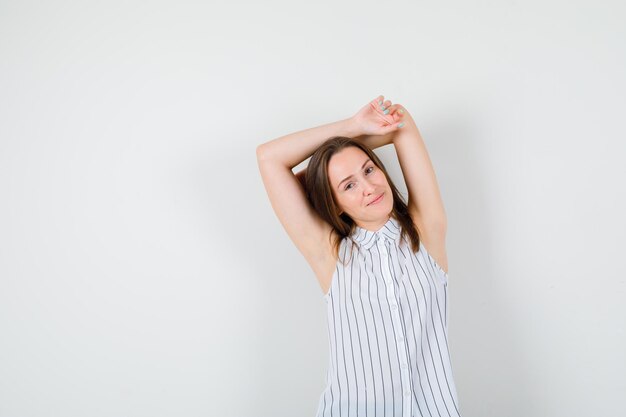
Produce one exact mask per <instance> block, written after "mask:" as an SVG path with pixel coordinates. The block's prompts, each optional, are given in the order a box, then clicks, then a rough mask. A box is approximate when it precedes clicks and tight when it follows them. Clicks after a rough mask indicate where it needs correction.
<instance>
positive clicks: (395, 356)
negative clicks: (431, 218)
mask: <svg viewBox="0 0 626 417" xmlns="http://www.w3.org/2000/svg"><path fill="white" fill-rule="evenodd" d="M352 240H354V242H355V243H356V245H354V246H352V242H351V240H350V239H344V240H343V241H342V242H341V246H340V250H339V260H338V261H337V265H336V267H335V272H334V274H333V278H332V282H331V286H330V289H329V290H328V293H327V294H326V295H325V296H324V298H325V300H326V303H327V311H328V342H329V345H328V347H329V352H330V355H329V357H330V360H329V365H328V371H327V374H326V388H325V389H324V391H323V392H322V394H321V396H320V400H319V405H318V408H317V414H316V417H357V416H358V417H418V416H419V417H422V416H423V417H460V415H461V414H460V412H459V403H458V398H457V392H456V387H455V384H454V378H453V375H452V363H451V359H450V352H449V350H448V334H447V333H448V330H447V329H448V328H447V323H448V300H447V298H448V296H447V288H448V274H446V273H445V272H444V271H443V269H442V268H441V267H440V266H439V265H438V264H437V262H436V261H435V260H434V259H433V258H432V256H430V254H429V253H428V252H427V251H426V248H425V247H424V245H423V244H421V243H420V250H419V251H418V252H417V253H413V252H412V250H411V247H410V244H409V241H408V240H407V239H406V238H404V237H402V236H401V228H400V224H399V222H398V221H397V220H396V219H395V218H393V217H390V218H389V220H388V221H387V223H386V224H385V225H384V226H383V227H382V228H381V229H380V230H378V231H376V232H373V231H370V230H366V229H363V228H360V227H357V228H356V230H355V232H354V234H353V235H352ZM350 255H352V256H350Z"/></svg>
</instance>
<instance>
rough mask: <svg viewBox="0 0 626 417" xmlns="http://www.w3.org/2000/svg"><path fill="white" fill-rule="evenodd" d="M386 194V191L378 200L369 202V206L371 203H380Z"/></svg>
mask: <svg viewBox="0 0 626 417" xmlns="http://www.w3.org/2000/svg"><path fill="white" fill-rule="evenodd" d="M384 195H385V193H382V194H381V195H380V197H378V198H377V199H376V200H374V201H372V202H371V203H369V204H368V206H369V205H371V204H376V203H378V202H379V201H380V200H382V199H383V196H384Z"/></svg>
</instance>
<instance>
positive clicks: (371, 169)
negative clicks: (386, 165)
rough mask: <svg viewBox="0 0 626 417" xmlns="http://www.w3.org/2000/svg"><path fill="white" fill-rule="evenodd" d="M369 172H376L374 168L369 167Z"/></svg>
mask: <svg viewBox="0 0 626 417" xmlns="http://www.w3.org/2000/svg"><path fill="white" fill-rule="evenodd" d="M367 170H370V171H368V172H372V171H373V170H374V167H369V168H367ZM367 170H366V171H367Z"/></svg>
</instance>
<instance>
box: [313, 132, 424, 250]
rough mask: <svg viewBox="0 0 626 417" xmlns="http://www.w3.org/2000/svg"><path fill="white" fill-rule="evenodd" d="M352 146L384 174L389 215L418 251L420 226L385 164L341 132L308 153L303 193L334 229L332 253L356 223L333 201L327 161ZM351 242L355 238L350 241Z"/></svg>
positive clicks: (367, 149) (370, 151)
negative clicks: (388, 191) (389, 200)
mask: <svg viewBox="0 0 626 417" xmlns="http://www.w3.org/2000/svg"><path fill="white" fill-rule="evenodd" d="M348 146H354V147H356V148H359V149H361V150H362V151H363V152H365V153H366V154H367V156H368V157H369V158H370V159H371V160H372V161H373V162H374V164H375V165H376V166H377V167H378V168H379V169H380V170H381V171H382V172H383V173H384V174H385V177H386V178H387V182H388V183H389V186H390V187H391V191H392V194H393V209H392V211H391V216H392V217H394V218H395V219H396V220H398V222H399V223H400V226H401V236H408V238H409V239H408V240H409V241H410V243H411V249H412V250H413V252H417V251H418V250H419V247H420V235H419V229H418V228H417V226H416V225H415V224H414V223H413V220H412V219H411V216H410V214H409V210H408V206H407V204H406V203H405V201H404V198H403V197H402V195H401V194H400V192H399V191H398V189H397V188H396V186H395V185H394V183H393V181H392V180H391V178H390V177H389V174H388V173H387V170H386V169H385V166H384V165H383V163H382V161H381V160H380V159H379V158H378V156H376V154H375V153H374V152H373V151H372V150H371V149H370V148H368V147H367V146H366V145H364V144H363V143H361V142H359V141H356V140H353V139H351V138H348V137H344V136H335V137H332V138H330V139H328V140H327V141H326V142H324V143H323V144H322V145H321V146H320V147H319V148H317V150H316V151H315V152H314V153H313V155H312V156H311V160H310V161H309V165H308V166H307V168H306V174H305V189H306V195H307V198H308V200H309V202H310V203H311V205H312V206H313V209H314V210H315V211H316V212H317V214H318V215H319V216H320V217H321V218H322V219H323V220H324V221H326V222H327V223H328V224H330V225H331V226H332V228H333V230H334V231H335V232H336V234H335V235H334V237H335V239H334V241H332V242H331V241H330V239H331V237H332V236H333V233H332V231H331V234H330V236H329V237H328V238H329V242H330V243H331V244H332V247H333V252H334V254H335V257H337V258H338V257H339V247H340V245H341V241H342V240H343V239H344V238H346V237H350V236H351V235H352V233H353V232H354V231H355V229H356V226H357V224H356V223H355V222H354V221H353V220H352V218H351V217H350V216H348V215H347V214H346V213H342V214H341V215H340V214H339V212H340V210H341V207H339V205H338V204H337V202H336V201H335V196H334V194H333V191H332V188H331V185H330V179H329V178H328V162H329V161H330V158H331V157H332V156H333V155H334V154H336V153H337V152H339V151H341V150H342V149H345V148H347V147H348ZM352 244H353V246H354V244H355V242H354V241H353V242H352Z"/></svg>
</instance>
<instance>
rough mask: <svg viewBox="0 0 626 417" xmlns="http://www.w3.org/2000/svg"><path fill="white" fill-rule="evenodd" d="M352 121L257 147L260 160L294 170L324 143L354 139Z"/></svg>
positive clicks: (317, 128)
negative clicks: (338, 137)
mask: <svg viewBox="0 0 626 417" xmlns="http://www.w3.org/2000/svg"><path fill="white" fill-rule="evenodd" d="M357 134H358V133H356V131H355V130H354V127H353V124H352V120H351V119H344V120H339V121H337V122H332V123H328V124H325V125H321V126H317V127H312V128H310V129H305V130H300V131H298V132H295V133H291V134H288V135H285V136H281V137H279V138H276V139H273V140H271V141H269V142H266V143H263V144H261V145H259V146H258V147H257V156H258V158H259V159H263V160H271V161H274V162H278V163H281V164H283V165H284V166H287V167H289V168H290V169H293V167H295V166H296V165H298V164H300V163H301V162H302V161H304V160H305V159H307V158H308V157H310V156H311V155H312V154H313V152H315V150H316V149H317V148H319V147H320V145H321V144H322V143H324V142H325V141H326V140H328V139H330V138H331V137H333V136H346V137H349V138H353V137H355V136H356V135H357Z"/></svg>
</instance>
